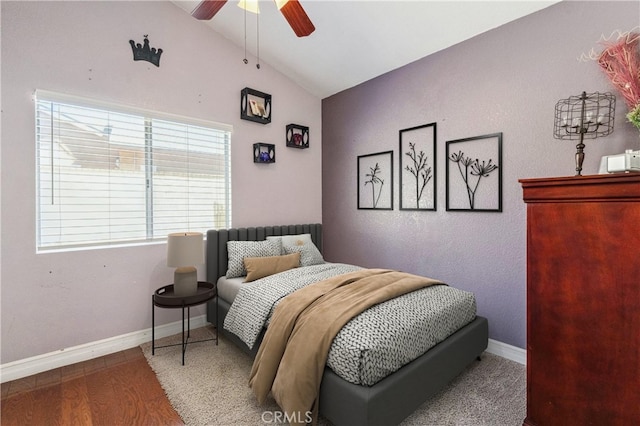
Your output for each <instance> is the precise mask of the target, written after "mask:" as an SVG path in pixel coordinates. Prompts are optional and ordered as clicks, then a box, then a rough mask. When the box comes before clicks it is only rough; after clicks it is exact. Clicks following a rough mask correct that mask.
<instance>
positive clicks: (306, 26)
mask: <svg viewBox="0 0 640 426" xmlns="http://www.w3.org/2000/svg"><path fill="white" fill-rule="evenodd" d="M280 12H282V14H283V15H284V17H285V19H286V20H287V22H289V25H290V26H291V29H293V32H295V33H296V35H297V36H298V37H306V36H308V35H309V34H311V33H312V32H314V31H315V29H316V27H314V26H313V23H312V22H311V19H309V16H307V12H305V11H304V9H303V8H302V5H301V4H300V2H298V0H289V1H288V2H286V3H285V4H284V5H283V6H282V7H280Z"/></svg>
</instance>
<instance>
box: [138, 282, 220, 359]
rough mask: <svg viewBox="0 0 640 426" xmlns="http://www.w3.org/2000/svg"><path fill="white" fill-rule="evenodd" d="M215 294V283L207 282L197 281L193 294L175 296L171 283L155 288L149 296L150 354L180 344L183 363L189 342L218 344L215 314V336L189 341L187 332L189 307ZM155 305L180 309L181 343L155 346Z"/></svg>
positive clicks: (203, 301)
mask: <svg viewBox="0 0 640 426" xmlns="http://www.w3.org/2000/svg"><path fill="white" fill-rule="evenodd" d="M216 296H217V289H216V286H215V284H211V283H209V282H204V281H198V289H197V290H196V293H195V294H192V295H189V296H177V295H176V294H175V292H174V289H173V284H169V285H166V286H164V287H160V288H159V289H157V290H156V291H155V292H154V293H153V295H152V296H151V355H155V352H156V348H166V347H169V346H178V345H182V365H184V353H185V352H186V350H187V345H188V344H190V343H199V342H206V341H211V340H215V342H216V345H217V344H218V324H217V316H216V324H215V326H216V337H215V338H212V339H203V340H196V341H192V342H190V341H189V337H190V336H189V334H190V332H191V307H192V306H196V305H201V304H203V303H205V302H208V301H209V300H211V299H213V298H214V297H216ZM156 306H157V307H159V308H168V309H176V308H181V309H182V343H176V344H172V345H164V346H156V333H155V325H156V324H155V321H156ZM185 308H186V310H187V334H186V336H185V332H184V321H185Z"/></svg>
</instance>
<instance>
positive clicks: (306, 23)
mask: <svg viewBox="0 0 640 426" xmlns="http://www.w3.org/2000/svg"><path fill="white" fill-rule="evenodd" d="M274 1H275V2H276V4H277V6H278V9H280V12H281V13H282V15H284V17H285V19H286V20H287V22H289V25H290V26H291V29H293V31H294V32H295V33H296V35H297V36H298V37H306V36H308V35H309V34H311V33H312V32H314V31H315V29H316V27H314V26H313V23H312V22H311V20H310V19H309V16H307V13H306V12H305V11H304V9H303V8H302V5H301V4H300V3H299V2H298V0H274ZM226 3H227V0H203V1H201V2H200V4H198V6H196V8H195V9H194V10H193V11H192V12H191V16H193V17H194V18H196V19H200V20H209V19H211V18H213V17H214V16H215V14H216V13H218V11H219V10H220V9H221V8H222V6H224V5H225V4H226Z"/></svg>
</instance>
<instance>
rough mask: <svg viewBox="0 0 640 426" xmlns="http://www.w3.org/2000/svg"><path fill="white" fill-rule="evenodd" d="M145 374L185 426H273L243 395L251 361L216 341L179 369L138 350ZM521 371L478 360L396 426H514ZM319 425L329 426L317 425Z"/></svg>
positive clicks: (173, 361)
mask: <svg viewBox="0 0 640 426" xmlns="http://www.w3.org/2000/svg"><path fill="white" fill-rule="evenodd" d="M214 332H215V331H214V330H212V329H211V328H209V327H202V328H199V329H197V330H193V331H192V332H191V338H192V339H191V340H198V339H202V338H209V337H211V336H212V333H214ZM180 337H181V336H180V335H177V336H172V337H167V338H165V339H162V340H160V341H158V342H156V346H158V345H161V344H162V345H164V344H167V343H174V342H178V343H179V342H180ZM142 350H143V352H144V354H145V356H146V358H147V361H148V362H149V365H150V366H151V368H152V369H153V370H154V371H155V372H156V375H157V376H158V380H159V381H160V383H161V385H162V387H163V388H164V390H165V392H166V394H167V396H168V398H169V400H170V401H171V404H172V405H173V406H174V408H175V409H176V411H177V412H178V413H179V414H180V416H181V417H182V419H183V420H184V422H185V423H186V424H187V425H197V426H204V425H224V426H227V425H265V424H274V422H273V416H272V415H271V413H270V412H273V411H278V410H279V409H278V406H277V405H276V404H275V402H274V401H273V400H270V401H269V402H268V403H267V405H265V406H259V405H258V404H257V402H256V400H255V397H254V396H253V394H252V392H251V389H249V387H248V385H247V383H248V377H249V372H250V370H251V363H252V360H251V359H250V358H249V357H248V356H247V355H245V354H244V353H243V352H241V351H240V350H239V349H238V348H236V347H235V346H234V345H233V344H231V343H230V342H228V341H227V340H225V339H224V338H221V339H220V341H219V344H218V346H215V342H212V341H209V342H202V343H196V344H190V345H189V346H188V348H187V352H186V355H185V365H184V366H182V365H181V352H180V346H173V347H169V348H161V349H156V353H155V355H154V356H152V355H151V343H147V344H144V345H142ZM525 371H526V370H525V367H524V366H523V365H521V364H518V363H516V362H513V361H509V360H507V359H504V358H501V357H498V356H495V355H492V354H488V353H486V354H484V355H483V356H482V361H480V362H474V363H473V364H472V365H471V366H470V367H469V368H467V370H466V371H464V372H463V373H462V374H461V375H460V376H458V378H456V379H455V380H454V381H453V382H452V383H451V384H450V385H449V386H447V387H446V388H445V389H443V390H442V391H441V392H440V393H439V394H437V395H435V396H434V397H432V398H431V399H429V400H427V401H426V402H425V403H423V404H422V405H421V406H420V407H419V408H418V410H416V412H415V413H413V414H412V415H411V416H409V417H408V418H406V419H405V421H404V422H403V423H402V425H419V426H426V425H434V426H440V425H464V426H467V425H469V426H471V425H473V426H477V425H487V426H510V425H513V426H516V425H518V426H520V425H522V421H523V420H524V418H525V414H526V373H525ZM320 424H321V425H329V424H330V423H328V422H327V421H326V420H325V419H322V418H321V419H320Z"/></svg>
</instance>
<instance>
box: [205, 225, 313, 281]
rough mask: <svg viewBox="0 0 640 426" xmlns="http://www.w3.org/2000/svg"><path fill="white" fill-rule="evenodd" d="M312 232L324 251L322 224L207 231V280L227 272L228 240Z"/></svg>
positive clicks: (259, 238) (216, 279)
mask: <svg viewBox="0 0 640 426" xmlns="http://www.w3.org/2000/svg"><path fill="white" fill-rule="evenodd" d="M297 234H311V239H312V240H313V242H314V244H315V245H316V247H318V250H320V252H321V253H322V224H320V223H312V224H306V225H277V226H260V227H253V228H230V229H214V230H209V231H207V251H206V253H207V256H206V259H205V261H206V266H207V281H208V282H210V283H215V282H217V281H218V278H220V277H221V276H223V275H224V274H226V272H227V263H228V257H227V241H262V240H264V239H266V238H267V237H268V236H272V235H297Z"/></svg>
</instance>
